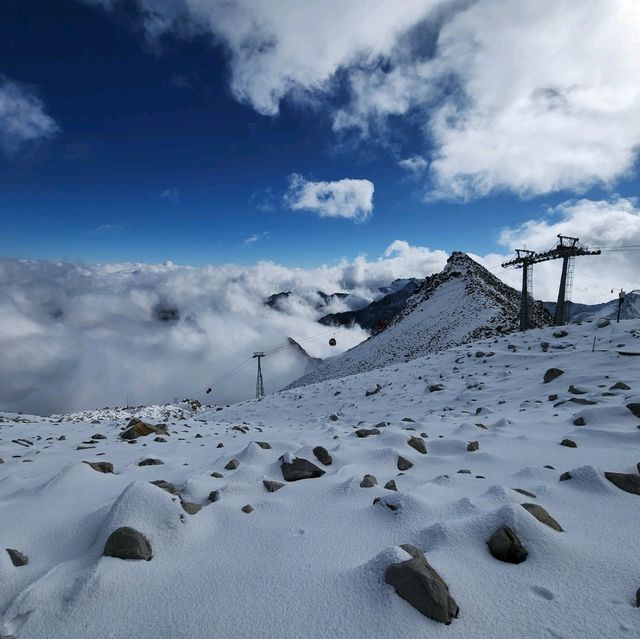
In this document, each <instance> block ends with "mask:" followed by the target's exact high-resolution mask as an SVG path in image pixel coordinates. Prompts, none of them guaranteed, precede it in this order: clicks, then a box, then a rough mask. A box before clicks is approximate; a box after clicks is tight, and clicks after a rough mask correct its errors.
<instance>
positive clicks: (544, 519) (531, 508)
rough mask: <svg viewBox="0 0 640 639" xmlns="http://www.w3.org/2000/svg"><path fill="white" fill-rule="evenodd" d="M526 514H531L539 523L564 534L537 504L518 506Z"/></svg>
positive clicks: (557, 524)
mask: <svg viewBox="0 0 640 639" xmlns="http://www.w3.org/2000/svg"><path fill="white" fill-rule="evenodd" d="M520 505H521V506H522V507H523V508H524V509H525V510H526V511H527V512H529V513H530V514H532V515H533V516H534V517H535V518H536V519H537V520H538V521H539V522H541V523H543V524H545V525H546V526H549V528H553V530H557V531H558V532H564V531H563V529H562V526H561V525H560V524H559V523H558V522H557V521H556V520H555V519H554V518H553V517H552V516H551V515H550V514H549V513H548V512H547V511H546V510H545V509H544V508H543V507H542V506H538V504H520Z"/></svg>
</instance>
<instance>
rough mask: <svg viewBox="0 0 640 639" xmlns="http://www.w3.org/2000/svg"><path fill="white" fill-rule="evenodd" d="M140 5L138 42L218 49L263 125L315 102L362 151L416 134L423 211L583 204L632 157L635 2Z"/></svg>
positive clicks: (330, 0) (198, 1) (636, 100)
mask: <svg viewBox="0 0 640 639" xmlns="http://www.w3.org/2000/svg"><path fill="white" fill-rule="evenodd" d="M85 1H90V2H91V3H92V4H100V5H103V6H105V7H108V6H111V5H113V4H115V0H85ZM136 1H137V5H138V8H139V10H140V14H141V16H142V19H143V22H144V25H145V29H146V32H147V35H148V37H150V38H156V39H157V38H159V37H160V36H162V35H164V34H166V33H173V34H175V35H178V36H179V37H190V36H192V35H195V34H197V35H198V36H203V35H204V36H208V37H209V38H210V39H211V40H212V41H213V42H215V43H222V44H223V46H225V48H226V49H227V51H228V54H229V61H230V62H229V63H230V67H231V89H232V91H233V94H234V95H235V97H236V98H237V99H238V100H240V101H242V102H245V103H247V104H250V105H251V106H252V107H253V108H254V109H255V110H256V111H257V112H259V113H262V114H268V115H274V114H276V113H278V110H279V106H280V103H281V101H282V100H283V99H285V98H289V99H292V100H297V101H300V102H305V101H308V100H310V99H315V100H316V101H318V100H320V101H321V102H322V103H323V104H324V105H325V106H328V107H329V108H330V109H331V117H332V119H333V125H334V128H335V129H336V131H343V130H346V129H355V130H357V131H359V132H360V134H361V135H362V136H363V137H369V138H370V139H379V138H380V134H381V132H382V133H384V127H385V125H386V124H388V125H389V126H393V123H394V122H396V121H397V118H396V117H393V118H390V116H411V118H412V119H421V121H422V123H423V131H424V134H425V137H426V142H428V144H430V145H431V147H432V150H431V153H430V156H429V158H427V159H428V161H429V164H430V170H429V172H428V179H429V189H430V192H431V195H430V197H455V198H462V199H468V198H473V197H482V196H485V195H487V194H490V193H493V192H499V191H504V190H508V191H512V192H515V193H517V194H519V195H522V196H532V195H537V194H545V193H551V192H554V191H558V190H563V189H569V190H572V191H576V192H579V191H580V190H581V189H585V188H587V187H588V186H590V185H594V184H600V185H605V186H610V185H612V184H614V183H615V182H616V181H617V180H618V179H620V177H621V176H624V175H625V174H627V173H628V172H629V171H631V170H632V168H633V165H634V161H635V160H636V158H637V149H638V146H639V145H640V84H639V83H638V81H637V78H638V77H640V38H638V35H637V34H638V33H639V32H640V3H639V2H638V1H637V0H582V1H580V2H576V0H555V1H554V2H534V1H533V0H476V1H475V2H474V1H472V0H404V1H403V2H397V1H395V0H369V1H368V2H362V1H360V0H316V1H315V2H299V0H281V1H279V2H277V3H273V2H265V1H264V0H225V1H216V0H136ZM342 80H345V81H346V86H347V88H348V94H349V97H348V99H347V100H346V102H345V101H344V100H342V99H341V98H339V97H338V96H341V95H344V92H343V91H339V90H337V89H340V88H343V86H341V85H340V82H341V81H342ZM389 123H390V124H389Z"/></svg>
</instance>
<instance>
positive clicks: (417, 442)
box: [407, 437, 427, 455]
mask: <svg viewBox="0 0 640 639" xmlns="http://www.w3.org/2000/svg"><path fill="white" fill-rule="evenodd" d="M407 444H409V446H411V448H414V449H415V450H417V451H418V452H419V453H422V454H423V455H426V454H427V446H426V445H425V443H424V440H423V439H422V438H421V437H412V438H411V439H410V440H409V441H408V442H407Z"/></svg>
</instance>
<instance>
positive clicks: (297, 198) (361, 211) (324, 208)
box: [285, 173, 374, 222]
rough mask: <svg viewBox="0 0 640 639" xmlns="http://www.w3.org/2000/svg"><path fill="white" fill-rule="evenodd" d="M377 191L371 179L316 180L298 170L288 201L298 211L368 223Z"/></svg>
mask: <svg viewBox="0 0 640 639" xmlns="http://www.w3.org/2000/svg"><path fill="white" fill-rule="evenodd" d="M373 191H374V186H373V182H370V181H369V180H354V179H349V178H345V179H343V180H336V181H334V182H312V181H310V180H307V179H305V178H304V177H302V176H301V175H298V174H297V173H294V174H292V175H291V176H290V177H289V188H288V190H287V193H286V195H285V202H286V203H287V204H288V205H289V207H290V208H291V209H293V210H294V211H311V212H313V213H317V214H318V215H319V216H320V217H343V218H346V219H348V220H353V221H354V222H364V221H365V220H366V219H367V218H368V217H369V216H370V215H371V214H372V212H373Z"/></svg>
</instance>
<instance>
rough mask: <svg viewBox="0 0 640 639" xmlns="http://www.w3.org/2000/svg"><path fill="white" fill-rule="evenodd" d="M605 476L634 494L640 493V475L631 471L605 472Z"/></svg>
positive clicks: (622, 488)
mask: <svg viewBox="0 0 640 639" xmlns="http://www.w3.org/2000/svg"><path fill="white" fill-rule="evenodd" d="M604 476H605V477H606V478H607V479H608V480H609V481H610V482H611V483H612V484H613V485H614V486H617V487H618V488H620V489H621V490H624V491H625V492H627V493H631V494H632V495H640V475H632V474H630V473H605V474H604Z"/></svg>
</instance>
